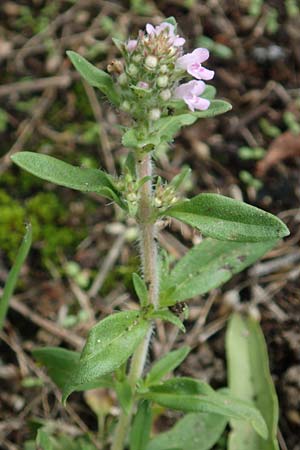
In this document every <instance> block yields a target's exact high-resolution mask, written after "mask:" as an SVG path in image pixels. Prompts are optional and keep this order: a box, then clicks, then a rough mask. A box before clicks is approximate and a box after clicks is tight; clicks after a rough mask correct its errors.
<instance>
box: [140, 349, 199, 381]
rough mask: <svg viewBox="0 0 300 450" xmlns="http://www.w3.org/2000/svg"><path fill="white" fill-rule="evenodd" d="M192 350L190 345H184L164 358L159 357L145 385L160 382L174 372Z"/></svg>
mask: <svg viewBox="0 0 300 450" xmlns="http://www.w3.org/2000/svg"><path fill="white" fill-rule="evenodd" d="M190 351H191V349H190V347H187V346H184V347H181V348H179V349H178V350H173V351H172V352H170V353H168V354H167V355H165V356H164V357H163V358H161V359H159V360H158V361H157V362H156V363H154V364H153V366H152V368H151V370H150V372H149V373H148V375H147V377H146V380H145V386H150V385H152V384H156V383H159V382H160V380H161V379H162V378H163V377H164V376H165V375H167V374H168V373H170V372H172V371H173V370H174V369H176V367H178V366H179V365H180V364H181V363H182V361H183V360H184V359H185V358H186V357H187V355H188V354H189V353H190Z"/></svg>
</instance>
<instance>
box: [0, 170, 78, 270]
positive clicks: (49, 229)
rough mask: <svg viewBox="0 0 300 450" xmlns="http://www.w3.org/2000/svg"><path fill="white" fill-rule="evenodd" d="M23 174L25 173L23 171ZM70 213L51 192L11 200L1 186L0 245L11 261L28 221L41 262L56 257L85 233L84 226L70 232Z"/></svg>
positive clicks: (72, 245)
mask: <svg viewBox="0 0 300 450" xmlns="http://www.w3.org/2000/svg"><path fill="white" fill-rule="evenodd" d="M25 173H26V172H25ZM69 218H70V213H69V211H68V210H67V209H66V207H65V205H64V204H63V203H62V202H61V201H60V200H59V199H58V197H57V196H56V194H55V193H53V192H41V193H37V194H36V195H34V196H33V197H29V198H28V199H27V200H26V201H25V202H20V201H17V200H14V199H13V198H12V197H11V196H9V195H8V194H7V193H6V192H5V191H4V190H1V189H0V248H1V249H2V250H3V251H4V252H5V253H6V254H7V255H8V257H9V259H10V260H11V261H12V262H13V261H14V257H15V254H16V251H17V249H18V247H19V245H20V241H21V239H22V235H23V232H24V223H25V222H26V221H27V220H29V221H30V222H31V223H32V228H33V240H34V242H39V243H42V245H41V246H40V251H41V255H42V258H43V262H44V263H46V260H47V259H48V258H50V259H52V260H56V259H57V249H58V248H59V249H60V250H61V251H63V250H67V249H70V248H72V247H74V245H76V244H77V243H78V242H79V240H80V239H82V238H83V237H84V235H85V230H84V228H83V227H81V228H80V229H78V230H76V229H73V230H72V231H71V230H70V228H69V227H68V226H67V222H68V220H69Z"/></svg>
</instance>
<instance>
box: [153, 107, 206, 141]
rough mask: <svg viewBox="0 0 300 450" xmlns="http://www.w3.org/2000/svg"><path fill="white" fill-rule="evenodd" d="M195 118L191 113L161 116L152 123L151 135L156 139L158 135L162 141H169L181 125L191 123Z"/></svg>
mask: <svg viewBox="0 0 300 450" xmlns="http://www.w3.org/2000/svg"><path fill="white" fill-rule="evenodd" d="M196 120H197V117H196V116H194V115H193V113H185V114H178V115H175V116H168V117H163V118H161V119H159V120H157V121H156V122H155V123H154V132H153V136H154V137H155V138H156V139H157V137H158V136H160V138H161V140H162V141H164V142H170V141H172V140H173V138H174V136H175V134H176V133H178V131H179V130H180V129H181V128H182V127H184V126H187V125H192V124H193V123H194V122H196Z"/></svg>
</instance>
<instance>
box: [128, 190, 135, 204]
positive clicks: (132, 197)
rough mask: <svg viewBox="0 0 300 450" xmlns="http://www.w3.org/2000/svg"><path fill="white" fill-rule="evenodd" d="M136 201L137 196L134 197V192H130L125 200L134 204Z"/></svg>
mask: <svg viewBox="0 0 300 450" xmlns="http://www.w3.org/2000/svg"><path fill="white" fill-rule="evenodd" d="M136 199H137V196H136V194H135V193H134V192H130V193H129V194H128V195H127V200H128V201H129V202H136Z"/></svg>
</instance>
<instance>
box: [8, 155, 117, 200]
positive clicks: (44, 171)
mask: <svg viewBox="0 0 300 450" xmlns="http://www.w3.org/2000/svg"><path fill="white" fill-rule="evenodd" d="M12 160H13V162H14V163H16V164H17V165H18V166H20V167H21V168H22V169H25V170H27V172H29V173H31V174H32V175H35V176H37V177H39V178H42V179H43V180H46V181H50V182H52V183H55V184H58V185H59V186H65V187H68V188H71V189H76V190H78V191H82V192H96V193H98V194H101V195H103V196H104V197H108V198H110V199H111V200H114V201H116V202H117V203H118V204H121V199H120V196H119V193H118V191H117V189H116V187H115V186H114V184H113V180H112V177H111V176H110V175H108V174H106V173H105V172H103V171H102V170H99V169H87V168H83V167H76V166H72V165H71V164H68V163H66V162H64V161H61V160H59V159H57V158H54V157H53V156H49V155H43V154H39V153H34V152H19V153H16V154H15V155H13V156H12Z"/></svg>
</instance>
